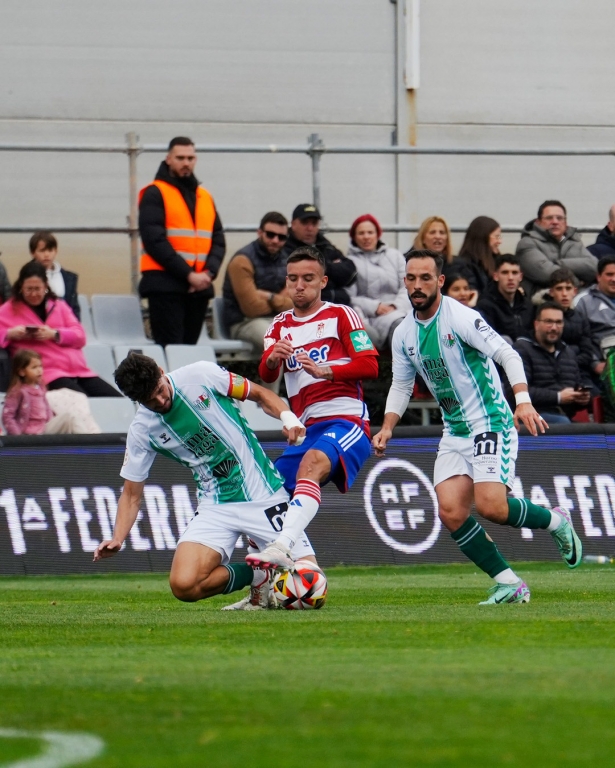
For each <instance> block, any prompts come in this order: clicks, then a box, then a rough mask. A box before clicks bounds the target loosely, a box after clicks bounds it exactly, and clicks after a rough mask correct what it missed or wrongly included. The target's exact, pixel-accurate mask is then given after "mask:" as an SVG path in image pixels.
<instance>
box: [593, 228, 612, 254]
mask: <svg viewBox="0 0 615 768" xmlns="http://www.w3.org/2000/svg"><path fill="white" fill-rule="evenodd" d="M587 250H588V251H589V252H590V253H591V254H593V255H594V256H595V257H596V258H597V259H601V258H602V257H603V256H615V233H613V232H611V230H610V229H609V228H608V227H605V228H604V229H603V230H602V231H601V232H598V237H597V238H596V242H595V243H594V244H593V245H590V246H589V247H588V248H587Z"/></svg>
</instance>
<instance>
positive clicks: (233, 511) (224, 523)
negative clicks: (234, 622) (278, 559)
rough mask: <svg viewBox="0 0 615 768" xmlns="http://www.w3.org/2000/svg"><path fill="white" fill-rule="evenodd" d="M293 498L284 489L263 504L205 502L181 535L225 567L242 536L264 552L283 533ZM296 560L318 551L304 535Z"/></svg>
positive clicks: (250, 502)
mask: <svg viewBox="0 0 615 768" xmlns="http://www.w3.org/2000/svg"><path fill="white" fill-rule="evenodd" d="M289 500H290V497H289V495H288V493H287V492H286V491H285V490H284V489H283V488H281V489H280V490H279V491H277V492H276V493H275V494H274V495H273V496H270V497H269V498H268V499H266V500H263V501H241V502H236V503H234V504H213V503H212V502H211V501H203V502H201V503H200V504H199V506H198V508H197V511H196V514H195V515H194V517H193V518H192V520H191V521H190V522H189V523H188V527H187V528H186V530H185V531H184V533H183V534H182V535H181V537H180V539H179V541H178V544H181V543H182V541H192V542H195V543H196V544H204V545H205V546H206V547H209V548H210V549H214V550H215V551H216V552H219V553H220V554H221V555H222V564H223V565H226V563H228V562H229V560H230V559H231V555H232V554H233V550H234V549H235V544H236V543H237V539H238V538H239V536H241V535H242V534H243V535H244V536H247V537H248V538H249V539H251V542H250V544H253V545H254V546H255V547H256V549H259V550H261V549H263V548H264V547H265V546H266V545H267V544H269V542H271V541H272V540H273V539H275V538H276V537H277V534H278V533H279V532H280V531H281V530H282V525H283V523H284V515H285V513H286V509H287V507H288V502H289ZM292 553H293V557H294V558H295V559H300V558H301V557H305V556H306V555H313V554H314V550H313V549H312V545H311V544H310V541H309V539H308V537H307V536H306V535H305V533H303V534H302V535H301V536H300V537H299V538H298V539H297V543H296V544H295V546H294V547H293V550H292Z"/></svg>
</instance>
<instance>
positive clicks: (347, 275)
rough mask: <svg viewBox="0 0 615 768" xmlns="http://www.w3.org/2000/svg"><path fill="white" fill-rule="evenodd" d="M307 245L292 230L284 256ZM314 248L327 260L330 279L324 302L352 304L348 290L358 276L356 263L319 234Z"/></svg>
mask: <svg viewBox="0 0 615 768" xmlns="http://www.w3.org/2000/svg"><path fill="white" fill-rule="evenodd" d="M304 245H307V243H302V242H301V240H298V239H297V238H296V237H295V235H294V234H293V231H292V229H291V230H290V232H289V233H288V241H287V242H286V245H285V246H284V255H285V256H286V257H287V258H288V257H289V256H290V254H291V253H292V252H293V251H295V250H296V249H297V248H302V247H303V246H304ZM314 248H317V249H318V250H319V251H320V252H321V253H322V255H323V256H324V258H325V274H326V275H327V277H328V278H329V282H328V283H327V286H326V287H325V288H324V289H323V291H322V300H323V301H330V302H332V303H333V304H350V296H349V295H348V291H347V290H346V289H347V288H348V286H349V285H351V284H352V283H353V282H354V281H355V279H356V276H357V270H356V268H355V265H354V262H353V261H351V260H350V259H349V258H347V257H346V256H344V254H343V253H342V252H341V251H340V250H339V248H336V247H335V246H334V245H333V243H332V242H331V241H330V240H327V238H326V237H325V236H324V235H323V234H322V233H321V232H319V233H318V236H317V238H316V242H315V243H314Z"/></svg>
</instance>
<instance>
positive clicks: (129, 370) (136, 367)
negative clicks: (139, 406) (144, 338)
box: [113, 352, 162, 403]
mask: <svg viewBox="0 0 615 768" xmlns="http://www.w3.org/2000/svg"><path fill="white" fill-rule="evenodd" d="M161 376H162V374H161V373H160V368H159V367H158V363H157V362H156V361H155V360H152V358H151V357H148V356H147V355H142V354H140V353H139V352H129V354H128V357H125V358H124V359H123V360H122V362H121V363H120V364H119V365H118V367H117V368H116V370H115V372H114V374H113V377H114V378H115V383H116V384H117V385H118V387H119V388H120V390H121V391H122V392H123V393H124V394H125V395H126V397H129V398H130V399H131V400H133V401H134V402H135V403H144V402H145V401H146V400H149V398H150V397H151V395H152V393H153V391H154V390H155V389H156V387H157V386H158V382H159V381H160V377H161Z"/></svg>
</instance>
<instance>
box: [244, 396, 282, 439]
mask: <svg viewBox="0 0 615 768" xmlns="http://www.w3.org/2000/svg"><path fill="white" fill-rule="evenodd" d="M239 407H240V408H241V412H242V413H243V415H244V416H245V418H246V420H247V422H248V424H249V425H250V428H251V429H253V430H254V431H255V432H277V433H278V434H279V436H280V437H282V422H281V421H280V420H279V419H274V418H273V416H269V415H267V414H266V413H265V411H263V410H261V409H260V408H259V407H258V405H257V404H256V403H255V402H253V401H252V400H244V401H243V402H241V403H240V404H239Z"/></svg>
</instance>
